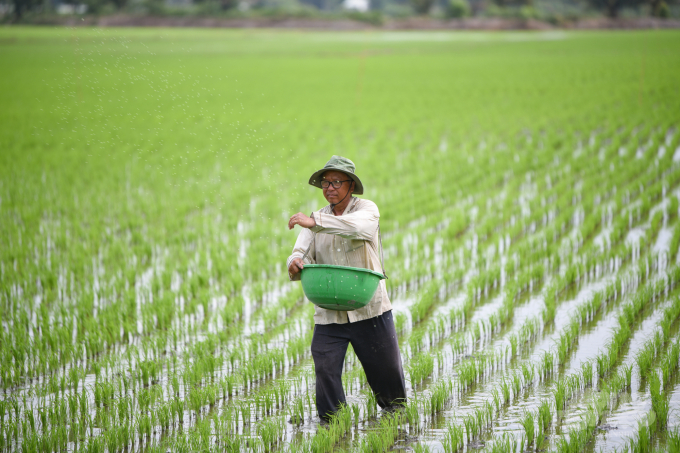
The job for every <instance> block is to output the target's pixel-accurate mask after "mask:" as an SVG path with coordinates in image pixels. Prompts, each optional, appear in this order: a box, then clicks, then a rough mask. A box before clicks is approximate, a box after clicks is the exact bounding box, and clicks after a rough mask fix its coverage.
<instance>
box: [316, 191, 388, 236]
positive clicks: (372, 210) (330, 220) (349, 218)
mask: <svg viewBox="0 0 680 453" xmlns="http://www.w3.org/2000/svg"><path fill="white" fill-rule="evenodd" d="M312 218H313V219H314V221H315V222H316V226H315V227H313V228H311V230H312V231H313V232H314V233H325V234H336V235H338V236H341V237H344V238H347V239H363V240H365V241H370V240H372V239H373V237H374V236H375V233H376V231H377V230H378V221H379V220H380V212H379V211H378V206H377V205H376V204H375V203H373V202H371V201H368V200H362V203H361V207H360V208H359V209H358V210H356V211H354V212H351V213H349V214H343V215H341V216H334V215H332V214H324V213H321V212H318V211H317V212H314V213H313V214H312Z"/></svg>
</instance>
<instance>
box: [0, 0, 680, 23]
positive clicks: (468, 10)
mask: <svg viewBox="0 0 680 453" xmlns="http://www.w3.org/2000/svg"><path fill="white" fill-rule="evenodd" d="M112 15H116V16H121V15H123V16H130V17H140V16H142V17H144V16H152V17H214V18H219V19H286V18H297V19H315V20H318V19H327V20H331V21H332V20H338V19H350V20H354V21H359V22H364V23H368V24H371V25H375V26H380V25H383V24H384V23H385V22H386V21H399V20H402V21H403V20H408V19H411V18H418V19H419V20H421V21H422V20H424V19H427V20H461V19H468V20H474V19H479V21H480V22H481V24H478V28H484V20H487V21H488V20H490V19H504V20H514V21H518V20H519V21H531V20H534V21H539V22H545V23H546V24H552V25H556V26H561V25H565V24H568V23H571V22H574V21H578V20H583V19H588V20H597V19H603V20H608V19H617V20H624V21H625V20H630V19H643V18H659V19H679V18H680V0H0V21H2V22H4V23H12V22H34V23H35V22H47V23H49V22H50V19H53V21H52V23H54V22H55V21H57V22H58V18H62V19H63V18H64V17H73V16H83V17H89V18H92V17H102V16H112ZM422 25H423V24H422V22H421V26H422ZM609 25H611V24H603V25H602V27H607V26H609ZM596 26H597V25H596ZM657 26H658V24H657ZM413 28H419V27H418V24H413ZM425 28H427V27H426V26H425ZM489 28H493V27H492V26H489Z"/></svg>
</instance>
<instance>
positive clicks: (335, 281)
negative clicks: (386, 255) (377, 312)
mask: <svg viewBox="0 0 680 453" xmlns="http://www.w3.org/2000/svg"><path fill="white" fill-rule="evenodd" d="M383 278H385V276H384V275H382V274H381V273H379V272H375V271H372V270H369V269H361V268H358V267H348V266H334V265H332V264H305V267H304V268H303V269H302V274H301V275H300V279H301V280H302V290H303V291H304V292H305V296H307V299H309V300H310V301H311V302H312V303H313V304H315V305H318V306H319V307H321V308H325V309H327V310H336V311H351V310H356V309H357V308H361V307H363V306H365V305H366V304H367V303H368V302H369V301H370V300H371V299H372V298H373V294H375V290H376V289H378V284H379V283H380V280H382V279H383Z"/></svg>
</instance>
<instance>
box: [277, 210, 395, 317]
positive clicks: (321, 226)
mask: <svg viewBox="0 0 680 453" xmlns="http://www.w3.org/2000/svg"><path fill="white" fill-rule="evenodd" d="M312 218H313V219H314V221H315V222H316V226H315V227H314V228H311V229H307V228H303V229H302V231H300V234H299V235H298V238H297V241H296V242H295V247H294V248H293V253H292V255H290V256H289V257H288V261H287V263H286V268H288V267H289V266H290V263H291V261H293V259H294V258H302V257H303V255H304V254H305V251H306V250H307V249H308V248H309V253H308V254H307V256H306V257H305V263H308V264H336V265H339V266H351V267H360V268H364V269H371V270H373V271H376V272H380V273H382V266H381V264H380V243H379V238H378V220H379V219H380V212H379V211H378V206H376V204H375V203H373V202H372V201H370V200H365V199H363V198H354V197H352V199H351V200H350V202H349V204H348V205H347V207H346V208H345V211H344V212H343V213H342V215H340V216H336V215H334V214H333V212H332V210H331V207H330V205H329V206H326V207H324V208H321V209H319V210H318V211H316V212H314V213H312ZM314 234H316V238H314ZM310 245H311V247H310ZM291 280H300V274H299V273H298V274H296V275H295V276H293V277H291ZM314 308H315V310H316V311H315V313H314V323H315V324H345V323H347V322H356V321H362V320H364V319H370V318H374V317H376V316H380V315H381V314H383V313H385V312H386V311H389V310H391V309H392V304H391V303H390V299H389V297H388V295H387V287H386V285H385V280H380V284H379V285H378V289H377V290H376V292H375V294H374V295H373V298H372V299H371V300H370V302H369V303H368V304H366V306H364V307H363V308H359V309H357V310H354V311H334V310H326V309H325V308H320V307H317V306H315V307H314Z"/></svg>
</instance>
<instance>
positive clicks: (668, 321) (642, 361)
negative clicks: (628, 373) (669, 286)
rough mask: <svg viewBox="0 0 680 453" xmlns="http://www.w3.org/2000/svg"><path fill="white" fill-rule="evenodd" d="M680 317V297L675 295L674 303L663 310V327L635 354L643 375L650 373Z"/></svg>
mask: <svg viewBox="0 0 680 453" xmlns="http://www.w3.org/2000/svg"><path fill="white" fill-rule="evenodd" d="M679 317H680V297H677V296H676V297H675V298H674V299H673V303H672V304H671V305H670V306H669V307H667V308H666V309H665V310H664V311H663V318H662V319H661V321H660V323H659V325H660V327H661V329H659V330H657V331H656V332H655V333H654V336H653V337H652V339H651V340H650V341H647V342H646V343H645V345H644V347H643V348H642V349H641V350H640V351H638V352H637V354H636V355H635V361H636V363H637V365H638V371H639V373H640V376H641V377H644V376H646V375H647V374H648V372H649V370H650V369H651V367H652V364H653V363H654V362H655V361H656V359H657V358H658V357H659V355H660V354H661V351H662V349H663V347H664V346H665V344H666V342H667V341H668V339H669V335H670V328H671V325H672V324H673V323H675V322H676V321H677V320H678V319H679ZM643 382H644V381H643V380H642V379H641V380H640V385H641V386H642V385H643Z"/></svg>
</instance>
